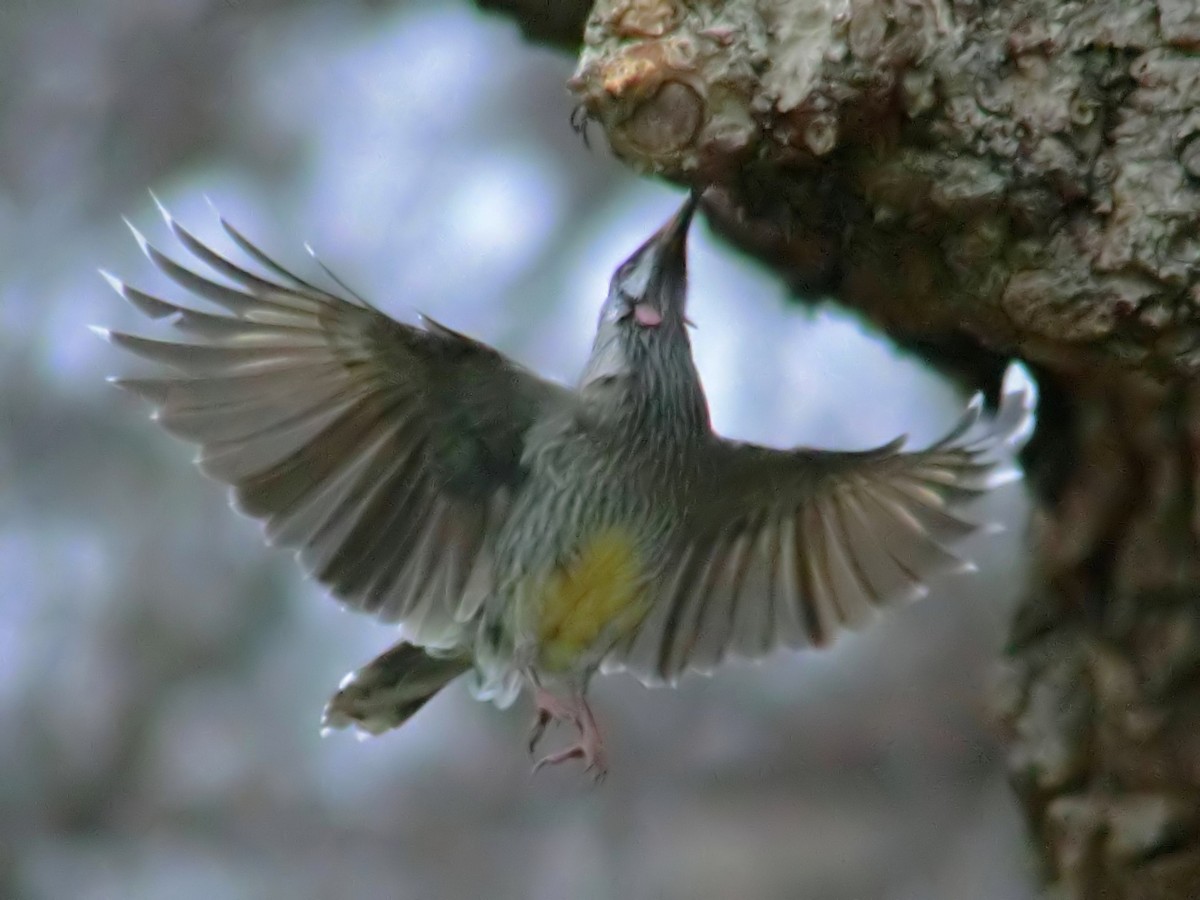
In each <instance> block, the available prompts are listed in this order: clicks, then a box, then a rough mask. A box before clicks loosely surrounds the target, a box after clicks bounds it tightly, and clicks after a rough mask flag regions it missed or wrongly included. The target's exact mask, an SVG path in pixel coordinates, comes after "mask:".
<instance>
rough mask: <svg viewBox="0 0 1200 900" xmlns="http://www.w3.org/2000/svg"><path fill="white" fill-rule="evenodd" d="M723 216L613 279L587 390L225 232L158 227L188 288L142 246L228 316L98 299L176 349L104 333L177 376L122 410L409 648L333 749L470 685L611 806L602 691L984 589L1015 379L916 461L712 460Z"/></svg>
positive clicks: (768, 455) (797, 456)
mask: <svg viewBox="0 0 1200 900" xmlns="http://www.w3.org/2000/svg"><path fill="white" fill-rule="evenodd" d="M701 196H702V195H701V192H699V191H696V190H693V191H691V192H690V193H689V195H688V197H687V199H686V200H685V201H684V202H683V203H682V205H681V207H680V208H679V209H678V211H677V212H676V213H675V214H674V215H672V216H671V217H670V219H669V220H668V221H667V222H666V223H665V224H664V225H662V226H661V227H660V228H658V229H657V230H656V231H654V232H653V234H651V235H650V237H649V238H648V239H646V240H644V241H643V242H642V243H641V245H640V246H639V247H638V248H637V249H636V250H635V251H634V252H633V253H632V254H631V255H630V256H629V257H628V258H627V259H625V260H624V261H623V262H622V263H621V264H620V265H619V266H617V267H616V269H615V271H614V273H613V275H612V278H611V281H610V283H609V287H608V291H607V295H606V297H605V298H604V300H603V302H602V304H601V306H600V313H599V320H598V324H597V328H596V333H595V338H594V341H593V344H592V348H591V352H590V355H589V357H588V359H587V361H586V363H585V364H584V366H583V370H582V374H581V376H580V377H579V379H578V381H577V382H576V383H575V384H573V385H567V384H562V383H558V382H555V381H552V380H549V379H545V378H542V377H540V376H539V375H538V374H536V373H535V372H534V371H532V370H530V369H528V368H526V367H524V366H522V365H520V364H519V363H517V362H515V361H513V360H511V359H509V358H508V357H506V356H505V355H503V354H502V353H500V352H499V351H497V350H496V349H494V348H492V347H491V346H489V345H487V344H485V343H482V342H480V341H478V340H476V339H474V338H472V337H469V336H467V335H465V334H462V333H460V332H458V331H455V330H453V329H452V328H450V327H449V326H447V325H444V324H442V323H441V322H439V321H437V320H435V319H432V318H430V317H428V316H421V317H420V318H419V319H418V320H417V321H416V322H415V323H405V322H401V321H399V320H397V319H395V318H392V317H391V316H389V315H388V314H387V313H385V312H383V311H382V310H380V309H379V308H378V307H376V306H375V305H373V304H372V303H371V302H369V301H368V300H366V299H364V298H363V297H361V296H359V295H358V294H357V293H356V292H354V291H352V290H350V289H349V288H348V287H347V286H346V285H345V283H344V282H343V281H341V280H340V279H338V278H337V277H336V276H335V275H334V274H333V273H332V272H331V271H330V270H329V269H328V268H327V267H325V266H324V265H323V264H320V261H319V260H318V261H317V262H318V264H319V265H320V267H321V269H322V270H323V271H324V273H325V275H326V276H327V278H320V279H317V278H316V277H315V276H312V277H310V278H309V279H306V278H302V277H301V276H300V275H297V274H295V273H294V272H293V271H292V270H290V269H288V268H286V267H285V266H283V265H282V264H280V263H279V262H277V261H276V260H275V259H274V258H272V257H271V256H268V255H267V253H266V252H264V251H263V250H262V249H260V248H259V246H257V245H256V244H254V243H252V242H251V241H250V240H249V239H248V238H247V237H245V235H244V234H243V233H242V232H241V231H239V230H238V229H236V228H235V227H233V226H232V225H231V224H230V223H229V222H228V221H227V220H226V219H225V218H223V217H221V216H220V214H219V213H218V214H217V217H218V220H219V222H220V225H221V227H222V229H223V231H224V233H225V235H226V236H227V238H228V239H229V241H231V242H232V245H233V247H236V249H237V251H238V253H237V254H235V253H233V252H232V251H231V252H228V253H221V252H218V251H217V250H215V249H213V248H212V247H211V246H210V245H209V244H206V243H204V242H202V241H201V240H199V239H198V238H197V237H196V236H195V235H194V234H193V233H192V232H190V231H188V230H187V229H186V228H184V227H183V226H182V225H181V224H179V222H177V221H176V220H175V219H174V218H173V217H172V215H171V214H170V213H169V212H168V211H167V210H166V209H165V207H163V206H162V205H161V204H159V210H160V212H161V213H162V216H163V219H164V221H165V223H166V227H167V229H168V231H169V232H170V233H171V235H172V236H173V237H174V239H175V240H176V241H177V242H178V244H179V245H180V248H181V250H182V251H183V252H185V253H186V254H187V255H188V256H190V257H191V259H190V260H189V261H188V264H187V265H185V264H184V263H181V262H179V261H178V258H177V257H178V256H179V254H178V253H177V254H176V256H175V257H172V256H169V255H167V254H166V253H163V252H162V251H160V250H159V249H157V248H156V247H155V246H154V245H152V244H151V243H150V242H149V241H148V240H147V239H146V238H145V237H144V236H143V235H142V234H141V232H140V231H138V229H137V228H136V227H134V226H133V225H132V224H130V223H128V221H127V224H129V227H130V230H131V231H132V232H133V234H134V237H135V238H136V240H137V242H138V244H139V246H140V248H141V250H142V252H143V253H144V254H145V255H146V256H147V257H148V258H149V260H150V262H151V263H152V264H153V266H154V267H155V268H156V269H158V270H160V271H161V272H162V273H163V274H165V275H166V276H167V278H168V279H169V280H170V281H172V282H174V283H175V284H176V285H177V286H178V287H180V288H182V289H183V291H185V292H186V293H187V294H190V295H192V296H193V297H194V298H196V299H198V300H201V301H204V302H205V303H207V304H208V305H209V306H210V307H211V309H210V310H205V309H203V308H196V306H194V305H180V304H179V303H177V302H175V301H172V300H168V299H165V298H163V297H161V296H157V295H154V294H150V293H147V292H145V291H142V290H139V289H137V288H135V287H132V286H130V285H129V284H127V283H126V282H124V281H122V280H120V279H119V278H117V277H115V276H114V275H112V274H110V273H108V272H105V271H103V270H102V271H101V274H102V275H103V276H104V277H105V279H106V280H107V281H108V282H109V284H110V285H111V286H112V288H113V289H114V290H115V291H116V292H117V293H118V294H119V295H120V296H121V297H123V298H124V299H125V300H126V301H128V302H129V303H130V304H132V305H133V306H134V307H136V308H137V309H138V310H139V311H141V312H142V313H143V314H145V315H147V316H149V317H150V318H153V319H163V320H166V321H167V322H169V324H171V325H172V326H173V327H174V328H175V329H176V330H177V331H178V332H179V333H180V334H181V335H182V338H181V339H180V340H169V341H167V340H159V339H156V338H148V337H144V336H138V335H134V334H130V333H125V332H120V331H111V330H107V329H98V330H99V332H100V333H101V335H102V336H103V337H104V338H106V339H107V340H109V341H110V342H111V343H112V344H114V345H116V346H117V347H119V348H121V349H122V350H124V351H128V352H129V353H132V354H133V355H134V356H136V357H140V358H142V359H143V360H144V361H148V362H149V363H151V364H154V369H153V371H152V372H150V373H149V374H146V375H135V376H118V377H115V378H110V379H109V380H110V381H112V382H114V383H115V384H116V385H118V386H119V387H121V388H124V389H126V390H127V391H130V392H132V393H133V394H135V395H137V396H139V397H141V398H142V399H144V400H145V401H148V402H149V404H150V405H151V407H152V408H153V413H152V417H153V418H154V419H155V420H157V422H158V423H159V425H161V426H162V427H164V428H165V429H166V430H167V431H169V432H171V433H173V434H174V435H176V436H178V437H180V438H182V439H184V440H185V441H188V442H190V443H192V444H196V445H199V454H198V457H197V460H196V462H197V464H198V465H199V467H200V469H201V470H202V471H203V472H204V473H205V474H207V475H208V476H210V477H211V478H213V479H215V480H216V481H218V482H221V483H223V484H225V485H227V486H228V487H229V488H230V489H231V503H232V505H233V506H234V507H235V508H236V509H237V510H239V511H240V512H242V513H244V514H245V515H248V516H250V517H252V518H254V519H257V520H259V521H260V522H261V523H262V524H263V527H264V531H265V537H266V540H267V541H268V542H269V543H270V544H273V545H277V546H280V547H283V548H287V549H289V550H291V551H292V552H293V553H294V554H295V556H296V558H297V559H298V561H299V563H300V564H301V566H302V567H303V568H304V570H305V572H306V573H307V574H308V575H309V576H310V577H311V578H312V579H315V581H316V582H318V583H319V584H320V585H322V586H324V588H325V589H326V590H327V592H328V593H329V594H330V595H332V597H333V598H335V599H336V600H338V601H340V602H341V603H342V604H344V605H345V606H346V607H348V608H350V609H353V610H357V611H360V612H363V613H367V614H370V615H373V616H375V617H376V618H378V619H379V620H381V621H383V622H386V623H393V624H396V625H398V629H399V635H400V640H399V641H398V642H397V643H395V645H394V646H392V647H391V648H390V649H388V650H387V651H386V652H384V653H383V654H381V655H380V656H379V657H378V658H376V659H375V660H373V661H372V662H370V663H368V664H366V665H365V666H362V667H361V668H359V669H358V670H356V671H354V672H352V673H351V674H350V675H348V676H347V677H346V678H345V679H344V680H343V682H342V684H341V685H340V686H339V689H338V691H337V693H336V694H334V696H333V697H332V699H331V700H330V701H329V703H328V705H327V706H326V708H325V710H324V714H323V718H322V724H323V726H324V728H323V730H324V731H328V730H336V729H342V728H349V727H353V728H356V729H357V730H359V732H360V733H362V734H365V735H377V734H382V733H383V732H386V731H389V730H390V729H393V728H397V727H399V726H400V725H402V724H404V723H405V722H406V721H408V720H409V719H411V718H412V716H413V715H415V714H416V713H417V712H418V711H419V710H420V709H421V708H422V707H424V705H425V704H426V703H427V702H428V701H429V700H430V699H431V698H432V697H433V696H434V695H435V694H437V693H438V692H439V691H440V690H441V689H442V688H444V687H445V686H446V685H448V684H449V683H451V682H453V681H455V680H456V679H459V678H460V677H463V678H464V679H465V680H467V681H468V682H469V687H470V689H471V691H472V693H473V694H474V696H475V697H476V698H478V699H480V700H485V701H491V702H493V703H495V704H496V705H497V706H500V707H502V708H503V707H507V706H509V705H510V704H512V703H513V702H514V701H515V700H516V699H517V697H518V696H521V695H523V694H525V695H530V696H532V699H533V706H534V717H533V722H532V726H531V728H530V732H529V742H528V743H529V747H528V749H529V752H530V754H531V756H535V755H536V753H537V748H538V747H539V745H540V743H541V742H542V739H543V736H544V734H545V732H546V729H547V728H548V727H549V726H551V725H555V724H558V725H562V726H564V727H565V728H567V729H568V730H569V733H570V738H569V739H568V740H569V741H570V742H569V743H567V745H566V746H565V747H563V748H562V749H559V750H557V751H555V752H551V753H546V754H544V755H542V756H541V757H540V758H539V759H538V760H537V764H536V766H535V770H536V769H537V768H540V767H541V766H544V765H550V764H557V763H562V762H565V761H567V760H580V761H581V762H582V764H583V765H584V766H585V769H586V770H587V771H590V772H592V773H593V775H594V776H595V777H597V778H599V777H603V775H604V773H605V772H606V771H607V768H608V759H607V752H606V748H605V743H604V740H603V737H602V734H601V731H600V728H599V726H598V724H597V721H596V718H595V716H594V715H593V712H592V709H591V706H590V705H589V702H588V693H587V692H588V687H589V684H590V683H591V681H592V678H593V676H595V675H596V674H597V673H608V672H614V671H627V672H630V673H632V674H633V675H634V676H636V677H637V678H638V679H639V680H640V681H641V682H643V683H644V684H646V685H675V684H677V683H678V682H679V680H680V679H681V678H683V677H684V676H685V675H686V674H688V673H691V672H698V673H702V674H708V673H711V672H712V671H713V670H715V669H716V668H717V667H718V666H720V665H721V664H722V663H724V662H725V661H727V660H730V659H735V658H741V659H756V658H761V657H764V656H766V655H767V654H769V653H771V652H773V651H775V650H777V649H779V648H794V649H799V648H805V647H823V646H826V645H828V644H829V643H830V642H831V641H832V640H833V639H834V638H835V637H836V636H837V635H838V634H839V633H841V632H843V631H846V630H853V629H858V628H861V627H862V626H863V625H864V624H866V623H867V622H868V621H869V620H871V619H873V618H874V617H875V614H876V613H877V612H878V611H879V610H882V609H884V608H886V607H893V606H896V605H898V604H901V603H903V602H905V601H907V600H911V599H913V598H916V597H919V596H922V595H924V594H925V593H927V591H928V584H929V582H930V581H931V580H932V579H934V578H936V577H938V576H941V575H944V574H945V573H949V572H954V571H958V570H964V569H969V568H970V567H971V566H970V563H969V561H967V560H965V559H964V558H963V556H961V555H960V553H958V552H956V549H955V548H956V546H957V545H958V544H960V543H961V541H962V540H963V539H964V538H966V537H967V536H968V535H970V534H972V533H973V532H975V531H976V530H978V529H980V528H981V527H985V525H983V524H981V523H977V522H975V521H973V519H972V518H971V517H970V516H969V515H968V514H967V512H966V511H965V508H966V507H967V506H968V505H969V504H970V502H971V501H972V500H973V499H975V498H977V497H978V496H980V495H981V494H983V493H985V492H987V491H989V490H991V489H993V488H995V487H997V486H998V485H1000V484H1003V483H1005V482H1008V481H1011V480H1013V479H1015V478H1018V477H1019V476H1020V472H1019V469H1018V468H1017V466H1016V464H1015V463H1014V462H1013V454H1012V451H1013V449H1014V448H1016V447H1018V446H1019V445H1020V444H1021V443H1022V442H1023V441H1024V440H1025V439H1026V438H1027V437H1028V436H1029V434H1030V432H1031V430H1032V428H1033V420H1034V406H1035V396H1034V394H1035V388H1034V387H1033V385H1032V382H1031V381H1030V379H1029V378H1028V377H1027V376H1026V375H1023V374H1022V372H1021V369H1020V364H1019V363H1012V364H1011V365H1010V367H1009V370H1008V372H1007V373H1006V374H1005V377H1004V380H1003V384H1002V387H1001V391H1000V396H999V400H998V402H997V404H996V406H995V411H994V413H993V414H991V415H987V414H985V412H984V404H983V402H982V398H981V396H979V395H977V396H976V397H975V398H974V399H972V401H971V402H970V403H969V405H968V406H967V408H966V411H965V413H964V414H963V415H962V416H961V418H960V419H959V420H958V421H957V423H956V424H955V425H954V427H953V428H952V429H950V430H949V432H948V433H946V434H945V435H944V436H943V437H942V438H940V439H939V440H937V441H935V442H933V443H932V444H930V445H929V446H927V447H926V448H924V449H921V450H916V451H908V450H906V449H905V446H906V438H905V437H898V438H897V439H896V440H894V441H891V442H889V443H887V444H884V445H882V446H878V447H875V448H872V449H867V450H855V451H835V450H824V449H814V448H810V447H794V448H790V449H776V448H771V447H765V446H760V445H756V444H753V443H747V442H743V441H738V440H735V439H732V438H727V437H723V436H721V435H719V434H717V433H716V432H715V431H714V430H713V427H712V424H711V421H710V416H709V409H708V404H707V401H706V399H705V393H704V389H703V387H702V384H701V380H700V375H699V372H698V371H697V367H696V363H695V361H694V359H693V354H692V347H691V339H690V335H689V325H690V321H689V319H688V316H687V293H688V279H687V235H688V230H689V227H690V223H691V221H692V219H693V216H694V214H695V211H696V209H697V207H698V206H699V205H701ZM156 203H157V200H156ZM239 256H240V257H242V258H238V257H239ZM235 259H236V261H235ZM318 281H320V282H322V283H321V284H318V283H317V282H318ZM326 281H328V283H326Z"/></svg>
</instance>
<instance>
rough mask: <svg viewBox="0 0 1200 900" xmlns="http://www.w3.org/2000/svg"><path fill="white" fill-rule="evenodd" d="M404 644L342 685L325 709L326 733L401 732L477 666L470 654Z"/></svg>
mask: <svg viewBox="0 0 1200 900" xmlns="http://www.w3.org/2000/svg"><path fill="white" fill-rule="evenodd" d="M435 654H436V651H435V652H431V651H429V650H426V649H425V648H424V647H418V646H415V645H414V644H408V643H404V642H401V643H399V644H397V645H396V646H394V647H392V648H391V649H390V650H388V651H387V652H386V653H383V654H381V655H380V656H377V657H376V658H375V659H373V660H371V662H369V663H367V664H366V665H365V666H363V667H362V668H361V669H357V670H355V671H353V672H351V673H350V674H349V675H347V676H346V677H345V678H344V679H342V683H341V685H339V687H338V692H337V693H336V694H334V695H333V697H332V698H331V699H330V701H329V702H328V703H327V704H326V705H325V712H324V713H323V714H322V716H321V733H322V734H326V733H328V732H330V731H333V730H334V729H343V728H348V727H350V726H352V725H353V726H355V727H357V728H359V729H360V730H361V731H363V732H364V733H366V734H371V735H378V734H383V732H385V731H390V730H391V729H393V728H399V727H400V726H401V725H403V724H404V723H405V722H407V721H408V720H409V719H411V718H412V717H413V716H414V715H416V713H417V712H418V711H419V710H420V709H421V707H423V706H424V705H425V704H426V703H427V702H429V700H430V699H432V698H433V695H434V694H436V693H437V692H438V691H440V690H441V689H442V688H444V687H445V686H446V685H448V684H449V683H450V682H451V681H453V680H454V679H455V678H457V677H458V676H459V675H462V674H463V673H464V672H466V671H468V670H469V669H470V668H471V666H472V665H473V660H472V658H471V656H470V655H469V654H466V653H462V652H451V653H449V654H445V653H443V654H440V655H435Z"/></svg>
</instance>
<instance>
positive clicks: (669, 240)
mask: <svg viewBox="0 0 1200 900" xmlns="http://www.w3.org/2000/svg"><path fill="white" fill-rule="evenodd" d="M699 202H700V194H699V192H698V191H692V192H691V193H689V194H688V197H687V199H686V200H685V201H684V202H683V205H682V206H681V207H680V208H679V210H678V211H677V212H676V213H675V215H673V216H672V217H671V218H670V219H668V220H667V222H666V224H664V225H663V226H662V228H660V229H658V231H656V232H655V233H654V234H652V235H651V236H650V238H649V240H647V241H646V243H644V244H642V246H641V247H639V248H638V250H637V252H636V253H634V255H633V258H632V260H631V261H632V262H633V263H634V265H633V269H632V271H634V272H638V274H640V275H641V276H642V278H643V279H644V280H643V281H642V285H643V289H642V290H640V291H637V292H636V293H635V296H636V297H637V300H636V302H635V303H634V306H633V316H634V318H635V319H636V320H637V322H638V324H640V325H643V326H646V327H655V326H657V325H661V324H662V321H663V318H664V317H665V316H666V315H667V314H668V313H669V312H670V311H671V310H674V309H678V311H679V314H680V316H681V317H683V319H684V321H685V322H686V321H687V318H686V316H684V315H683V307H684V304H685V303H686V302H687V234H688V227H689V226H690V225H691V223H692V216H693V215H694V214H695V212H696V206H697V204H698V203H699Z"/></svg>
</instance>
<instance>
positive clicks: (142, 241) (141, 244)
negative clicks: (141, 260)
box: [121, 216, 154, 260]
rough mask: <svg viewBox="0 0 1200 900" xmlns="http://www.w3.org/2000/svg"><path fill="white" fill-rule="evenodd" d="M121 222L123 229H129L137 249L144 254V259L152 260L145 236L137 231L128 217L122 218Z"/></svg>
mask: <svg viewBox="0 0 1200 900" xmlns="http://www.w3.org/2000/svg"><path fill="white" fill-rule="evenodd" d="M121 221H122V222H124V223H125V227H126V228H128V229H129V231H130V233H131V234H132V235H133V239H134V240H135V241H137V245H138V248H139V249H140V250H141V251H142V253H143V254H145V256H146V258H147V259H149V260H153V259H154V256H153V255H152V253H151V249H150V242H149V241H148V240H146V236H145V235H144V234H142V233H141V231H139V230H138V227H137V226H136V225H134V224H133V222H132V221H130V219H129V217H128V216H122V217H121Z"/></svg>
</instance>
